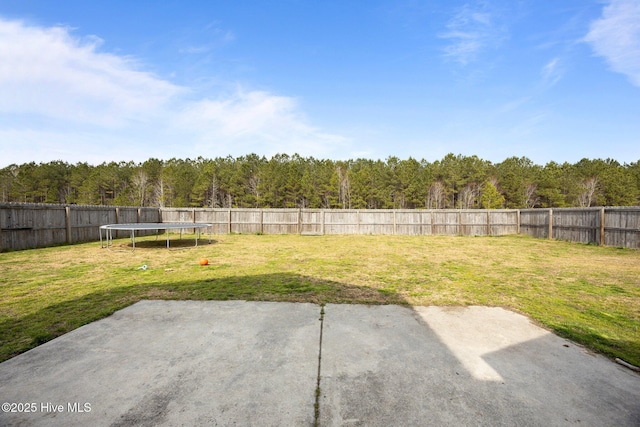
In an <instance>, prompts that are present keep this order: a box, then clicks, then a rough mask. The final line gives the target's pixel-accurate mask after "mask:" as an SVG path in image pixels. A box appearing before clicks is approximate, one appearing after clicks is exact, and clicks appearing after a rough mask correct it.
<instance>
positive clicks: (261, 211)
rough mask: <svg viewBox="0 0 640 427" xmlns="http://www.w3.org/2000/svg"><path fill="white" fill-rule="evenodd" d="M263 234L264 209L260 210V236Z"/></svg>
mask: <svg viewBox="0 0 640 427" xmlns="http://www.w3.org/2000/svg"><path fill="white" fill-rule="evenodd" d="M262 233H264V209H262V208H261V209H260V234H262Z"/></svg>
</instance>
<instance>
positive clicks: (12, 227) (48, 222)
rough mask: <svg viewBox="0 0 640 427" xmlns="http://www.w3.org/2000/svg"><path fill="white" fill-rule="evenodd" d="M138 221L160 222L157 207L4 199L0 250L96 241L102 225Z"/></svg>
mask: <svg viewBox="0 0 640 427" xmlns="http://www.w3.org/2000/svg"><path fill="white" fill-rule="evenodd" d="M136 222H160V212H159V211H158V208H136V207H114V206H79V205H46V204H14V203H7V204H4V203H3V204H0V251H3V250H19V249H27V248H41V247H47V246H54V245H60V244H65V243H67V244H71V243H79V242H91V241H97V240H99V239H100V234H99V233H100V231H99V229H100V226H101V225H104V224H126V223H136ZM124 236H125V234H122V235H117V236H114V237H124Z"/></svg>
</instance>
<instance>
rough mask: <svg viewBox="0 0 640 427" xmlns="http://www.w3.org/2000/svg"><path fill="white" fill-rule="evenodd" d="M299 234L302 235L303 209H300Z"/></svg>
mask: <svg viewBox="0 0 640 427" xmlns="http://www.w3.org/2000/svg"><path fill="white" fill-rule="evenodd" d="M298 234H302V208H298Z"/></svg>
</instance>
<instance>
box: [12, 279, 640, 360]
mask: <svg viewBox="0 0 640 427" xmlns="http://www.w3.org/2000/svg"><path fill="white" fill-rule="evenodd" d="M143 299H157V300H247V301H282V302H307V303H314V304H326V303H336V304H340V303H349V304H376V305H378V304H397V305H408V302H407V301H406V300H405V299H404V298H403V297H402V296H401V295H400V294H398V293H396V292H393V291H390V290H388V289H374V288H370V287H365V286H355V285H351V284H346V283H341V282H336V281H329V280H324V279H319V278H316V277H309V276H303V275H298V274H293V273H275V274H263V275H245V276H232V277H224V278H210V279H206V280H198V281H182V282H171V283H163V282H157V283H151V284H136V285H130V286H124V287H115V288H109V289H104V290H101V291H98V292H94V293H91V294H88V295H85V296H83V297H80V298H76V299H70V300H67V301H63V302H60V303H58V304H54V305H50V306H47V307H44V308H42V309H41V310H39V311H38V312H36V313H33V314H30V315H28V316H24V317H19V318H15V317H8V316H2V315H0V362H2V361H4V360H7V359H10V358H12V357H14V356H17V355H18V354H20V353H23V352H25V351H27V350H29V349H31V348H34V347H37V346H38V345H41V344H43V343H45V342H47V341H49V340H52V339H54V338H56V337H58V336H60V335H63V334H65V333H67V332H69V331H72V330H73V329H76V328H78V327H80V326H82V325H85V324H88V323H91V322H93V321H96V320H98V319H101V318H104V317H107V316H109V315H111V314H113V313H114V312H116V311H118V310H120V309H122V308H124V307H127V306H129V305H131V304H134V303H136V302H138V301H140V300H143ZM552 329H553V331H554V332H555V333H556V334H558V335H559V336H562V337H564V338H568V339H570V340H572V341H575V342H577V343H579V344H582V345H585V346H587V347H589V348H591V349H593V350H596V351H598V352H600V353H603V354H605V355H607V356H609V357H612V358H613V357H620V358H622V359H624V360H626V361H627V362H629V363H632V364H634V365H639V364H640V357H639V356H638V355H639V354H640V344H639V343H638V342H637V341H636V340H633V339H629V340H623V339H616V338H609V337H606V336H604V335H600V334H594V333H593V331H590V330H585V329H583V328H580V327H578V326H573V327H565V326H561V325H555V326H554V327H553V328H552Z"/></svg>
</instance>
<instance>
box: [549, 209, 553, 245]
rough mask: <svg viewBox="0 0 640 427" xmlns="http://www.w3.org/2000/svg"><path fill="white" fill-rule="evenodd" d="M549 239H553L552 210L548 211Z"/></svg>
mask: <svg viewBox="0 0 640 427" xmlns="http://www.w3.org/2000/svg"><path fill="white" fill-rule="evenodd" d="M549 239H553V209H549Z"/></svg>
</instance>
